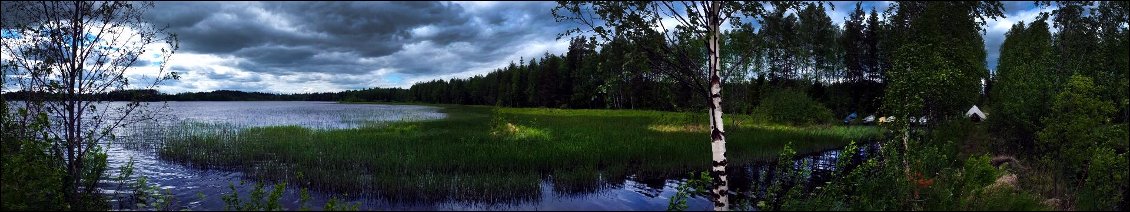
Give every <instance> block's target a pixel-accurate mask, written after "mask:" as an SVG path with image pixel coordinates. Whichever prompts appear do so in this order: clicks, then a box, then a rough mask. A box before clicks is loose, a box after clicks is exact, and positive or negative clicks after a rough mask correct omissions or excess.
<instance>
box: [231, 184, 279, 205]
mask: <svg viewBox="0 0 1130 212" xmlns="http://www.w3.org/2000/svg"><path fill="white" fill-rule="evenodd" d="M243 183H244V182H243V181H240V182H239V184H240V185H241V186H242V185H243ZM263 186H264V184H263V182H256V183H255V189H254V190H252V191H251V193H250V194H249V195H250V196H249V197H248V199H247V200H242V199H240V198H239V190H236V189H235V184H233V183H229V185H228V187H229V188H231V192H232V193H231V194H229V195H224V196H223V200H224V209H225V210H234V211H281V210H286V209H285V208H283V207H282V205H280V204H279V199H281V198H282V193H283V191H285V190H286V182H283V183H277V184H275V186H274V188H273V189H272V190H271V193H270V194H269V196H264V195H268V194H267V193H266V191H264V190H263ZM264 200H265V201H266V202H264Z"/></svg>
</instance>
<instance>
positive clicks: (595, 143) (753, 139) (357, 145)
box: [160, 105, 880, 201]
mask: <svg viewBox="0 0 1130 212" xmlns="http://www.w3.org/2000/svg"><path fill="white" fill-rule="evenodd" d="M441 107H443V109H442V110H441V112H443V113H446V114H447V115H448V117H447V118H445V119H441V120H430V121H418V122H392V123H374V124H370V125H368V126H365V127H361V128H358V129H343V130H312V129H307V128H302V127H297V126H278V127H260V128H249V129H243V130H238V131H237V130H234V127H233V126H224V125H214V124H189V125H185V126H183V127H182V129H180V130H177V131H176V132H175V133H174V134H173V135H172V136H171V137H170V139H169V140H168V141H166V145H165V147H164V148H163V149H162V150H161V151H160V155H161V157H163V158H165V159H170V160H174V161H178V162H183V163H187V164H191V165H196V166H203V167H213V168H227V169H235V170H239V171H244V172H246V173H249V174H250V175H251V176H254V177H259V178H264V179H270V180H284V179H285V180H288V181H290V182H295V181H299V182H300V183H303V184H308V185H310V186H313V187H316V188H326V189H329V190H332V191H337V192H360V191H366V192H376V193H377V194H378V195H382V196H385V197H388V198H390V199H398V198H400V199H403V200H425V201H426V200H442V199H445V198H455V199H457V200H477V201H514V200H521V199H523V198H529V197H531V195H532V197H536V194H537V192H539V189H538V188H539V187H538V182H540V181H541V180H543V179H549V180H550V181H551V182H552V183H553V184H554V187H555V188H556V190H557V191H559V192H565V193H582V192H588V191H594V190H596V189H598V188H599V187H601V186H602V185H604V184H607V183H612V184H615V183H621V182H622V181H623V179H627V178H630V177H634V178H645V179H657V178H671V177H679V176H683V175H685V174H686V173H687V172H689V171H705V170H707V169H708V168H709V167H710V149H709V147H710V139H709V136H708V132H707V131H708V130H709V127H708V126H707V125H706V124H707V115H706V114H705V113H701V114H699V113H678V112H657V111H637V110H571V109H570V110H565V109H541V108H495V107H485V106H451V105H442V106H441ZM725 119H726V120H725V121H726V125H725V127H726V135H727V148H728V149H727V151H728V153H727V156H728V157H729V160H730V161H732V162H731V163H737V164H742V163H749V162H753V161H755V160H769V159H773V158H776V156H777V153H778V151H780V150H781V148H782V147H783V146H784V145H786V144H787V143H792V146H793V148H794V149H797V150H798V151H799V152H801V153H805V152H814V151H820V150H824V149H829V148H836V147H839V146H843V145H845V144H847V143H848V142H849V141H851V140H857V141H858V140H863V139H869V138H871V137H875V136H878V135H879V134H880V129H879V128H878V127H870V126H852V127H845V126H808V127H796V126H786V125H775V124H767V123H761V122H757V121H754V120H756V119H754V118H753V117H750V116H748V115H726V117H725ZM299 172H300V173H302V174H303V176H304V177H303V178H302V179H298V178H297V174H296V173H299Z"/></svg>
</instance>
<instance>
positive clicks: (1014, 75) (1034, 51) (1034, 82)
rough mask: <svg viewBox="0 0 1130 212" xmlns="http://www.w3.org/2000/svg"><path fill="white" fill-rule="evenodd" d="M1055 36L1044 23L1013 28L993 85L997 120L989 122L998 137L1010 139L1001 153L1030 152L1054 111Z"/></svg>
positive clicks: (1003, 50)
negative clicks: (1048, 116) (1052, 36)
mask: <svg viewBox="0 0 1130 212" xmlns="http://www.w3.org/2000/svg"><path fill="white" fill-rule="evenodd" d="M1052 56H1053V55H1052V44H1051V33H1050V32H1048V26H1047V23H1045V22H1044V20H1043V19H1039V20H1036V21H1035V22H1032V23H1031V24H1028V26H1027V27H1025V25H1024V23H1023V22H1021V23H1017V24H1016V25H1013V27H1012V29H1011V30H1009V32H1008V33H1007V34H1006V37H1005V42H1004V44H1001V57H1000V62H999V63H998V65H997V74H996V77H995V79H994V82H993V87H992V90H991V91H990V92H991V93H992V97H993V101H992V103H993V105H992V108H993V109H994V112H995V113H994V117H993V118H992V119H989V122H990V124H991V125H992V128H993V129H995V130H994V131H996V132H998V135H997V136H998V137H1001V138H1004V139H1006V140H1005V141H1004V142H1005V143H1003V144H1000V145H997V146H998V148H999V149H1010V150H1027V151H1022V152H1030V151H1032V150H1031V149H1027V148H1029V147H1031V146H1033V145H1034V144H1035V140H1036V131H1038V130H1039V129H1042V128H1043V127H1044V125H1043V123H1042V122H1041V121H1040V118H1041V117H1044V116H1045V115H1047V114H1048V113H1049V112H1051V111H1050V109H1051V104H1050V102H1051V101H1050V100H1051V98H1052V94H1053V93H1054V89H1053V86H1054V85H1055V84H1054V81H1053V80H1054V79H1056V78H1055V77H1048V76H1049V75H1051V74H1052V68H1053V64H1052V61H1053V59H1052Z"/></svg>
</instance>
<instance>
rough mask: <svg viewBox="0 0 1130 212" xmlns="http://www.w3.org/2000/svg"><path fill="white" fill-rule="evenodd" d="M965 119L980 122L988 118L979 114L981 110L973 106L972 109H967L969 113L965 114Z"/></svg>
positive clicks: (981, 113)
mask: <svg viewBox="0 0 1130 212" xmlns="http://www.w3.org/2000/svg"><path fill="white" fill-rule="evenodd" d="M965 117H969V118H970V119H973V121H981V120H985V119H986V118H988V117H987V116H985V113H983V112H981V108H977V105H973V108H969V111H968V112H965Z"/></svg>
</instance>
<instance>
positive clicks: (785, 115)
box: [754, 90, 833, 124]
mask: <svg viewBox="0 0 1130 212" xmlns="http://www.w3.org/2000/svg"><path fill="white" fill-rule="evenodd" d="M754 114H755V115H758V116H761V117H764V118H766V119H767V120H768V121H772V122H777V123H786V124H824V123H827V122H828V121H829V120H832V119H833V117H832V110H829V109H828V108H827V107H824V105H822V104H820V103H819V102H816V101H815V100H812V98H810V97H808V95H805V94H804V92H799V91H795V90H781V91H777V92H773V93H771V94H769V95H768V96H766V97H765V99H763V100H761V104H760V105H758V106H757V107H756V108H754Z"/></svg>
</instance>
